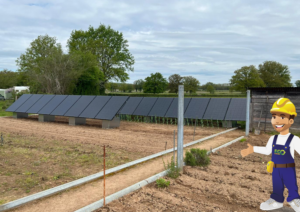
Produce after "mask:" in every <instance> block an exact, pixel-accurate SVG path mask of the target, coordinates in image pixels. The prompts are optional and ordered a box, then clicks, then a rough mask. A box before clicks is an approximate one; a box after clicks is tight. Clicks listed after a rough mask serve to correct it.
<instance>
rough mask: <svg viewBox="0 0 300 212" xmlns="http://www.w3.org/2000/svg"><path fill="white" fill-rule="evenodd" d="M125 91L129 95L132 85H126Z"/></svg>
mask: <svg viewBox="0 0 300 212" xmlns="http://www.w3.org/2000/svg"><path fill="white" fill-rule="evenodd" d="M126 90H127V91H128V92H129V93H131V92H132V90H133V85H132V84H127V86H126Z"/></svg>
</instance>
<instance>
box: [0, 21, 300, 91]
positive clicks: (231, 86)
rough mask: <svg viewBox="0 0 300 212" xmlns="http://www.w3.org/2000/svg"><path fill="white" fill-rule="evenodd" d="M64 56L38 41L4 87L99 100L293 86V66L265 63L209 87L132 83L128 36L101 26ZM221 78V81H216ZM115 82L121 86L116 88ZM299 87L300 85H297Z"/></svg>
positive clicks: (51, 40)
mask: <svg viewBox="0 0 300 212" xmlns="http://www.w3.org/2000/svg"><path fill="white" fill-rule="evenodd" d="M67 51H68V52H67V53H65V52H63V48H62V46H61V44H60V43H58V42H57V40H56V38H55V37H50V36H48V35H44V36H42V35H41V36H38V37H37V38H36V39H35V40H33V41H32V42H31V43H30V46H29V47H28V48H27V49H26V51H25V52H24V53H23V54H21V55H20V57H19V58H18V59H17V60H16V63H17V66H18V67H19V68H18V71H17V72H13V71H9V70H7V69H4V70H2V71H0V88H10V87H13V86H18V85H23V86H30V92H31V93H49V94H78V95H99V94H104V93H105V90H106V89H107V90H110V91H111V92H115V91H117V90H118V91H123V92H132V91H133V90H135V91H136V92H138V91H139V92H144V93H154V94H155V93H162V92H165V91H167V90H168V91H169V92H170V93H177V92H178V85H181V84H182V85H184V88H185V92H188V93H195V92H196V91H197V90H206V91H209V92H210V93H214V92H215V90H230V91H234V90H235V91H241V92H245V91H246V90H247V89H248V88H249V87H292V86H293V85H292V83H291V75H290V71H289V68H288V66H286V65H282V64H280V63H278V62H276V61H265V62H264V63H262V64H260V65H259V66H258V67H255V66H254V65H250V66H243V67H241V68H240V69H238V70H236V71H234V74H233V76H232V77H231V79H230V80H229V83H228V84H214V83H212V82H208V83H206V84H203V85H200V82H199V80H198V79H196V78H195V77H193V76H181V75H179V74H173V75H171V76H169V78H168V79H167V78H165V77H163V75H162V74H161V73H159V72H157V73H151V74H150V76H148V77H146V78H145V79H139V80H136V81H134V83H133V84H128V83H126V81H127V80H128V79H129V73H130V72H133V71H134V68H133V65H134V62H135V60H134V57H133V55H132V54H131V53H130V52H129V50H128V41H127V40H126V39H124V37H123V34H122V33H121V32H119V31H116V30H113V29H112V28H111V27H110V26H105V25H103V24H100V25H99V27H97V28H94V27H92V26H90V27H89V28H88V30H86V31H83V30H73V31H72V32H71V34H70V38H69V39H68V42H67ZM216 77H217V76H216ZM114 81H116V83H114ZM295 84H296V86H297V87H300V80H297V81H296V82H295Z"/></svg>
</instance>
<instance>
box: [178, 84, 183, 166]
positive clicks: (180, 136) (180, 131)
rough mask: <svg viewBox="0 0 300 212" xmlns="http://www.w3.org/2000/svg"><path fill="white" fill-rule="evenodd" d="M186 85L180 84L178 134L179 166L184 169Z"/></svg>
mask: <svg viewBox="0 0 300 212" xmlns="http://www.w3.org/2000/svg"><path fill="white" fill-rule="evenodd" d="M183 108H184V86H183V85H179V86H178V134H177V166H178V168H179V169H180V171H181V172H182V171H183V121H184V116H183V111H184V109H183Z"/></svg>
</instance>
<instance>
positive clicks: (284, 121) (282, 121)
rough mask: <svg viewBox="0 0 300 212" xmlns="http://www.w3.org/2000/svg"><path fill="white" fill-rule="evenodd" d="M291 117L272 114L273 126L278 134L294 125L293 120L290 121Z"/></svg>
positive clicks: (276, 113)
mask: <svg viewBox="0 0 300 212" xmlns="http://www.w3.org/2000/svg"><path fill="white" fill-rule="evenodd" d="M289 118H290V115H289V114H287V113H282V112H272V120H271V123H272V126H273V127H274V129H275V130H276V131H277V132H282V131H285V130H286V129H288V128H290V127H291V125H292V124H293V123H294V120H293V119H289Z"/></svg>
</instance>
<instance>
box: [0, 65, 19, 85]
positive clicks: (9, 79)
mask: <svg viewBox="0 0 300 212" xmlns="http://www.w3.org/2000/svg"><path fill="white" fill-rule="evenodd" d="M18 78H19V74H18V72H13V71H9V70H7V69H4V70H2V71H0V89H7V88H11V87H13V86H16V85H17V84H18Z"/></svg>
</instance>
